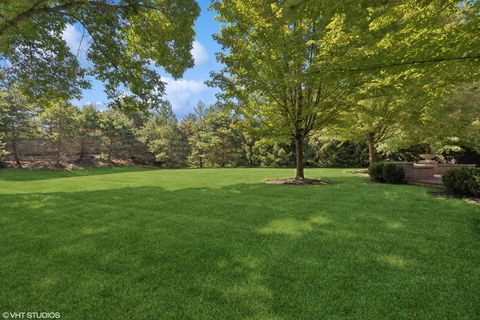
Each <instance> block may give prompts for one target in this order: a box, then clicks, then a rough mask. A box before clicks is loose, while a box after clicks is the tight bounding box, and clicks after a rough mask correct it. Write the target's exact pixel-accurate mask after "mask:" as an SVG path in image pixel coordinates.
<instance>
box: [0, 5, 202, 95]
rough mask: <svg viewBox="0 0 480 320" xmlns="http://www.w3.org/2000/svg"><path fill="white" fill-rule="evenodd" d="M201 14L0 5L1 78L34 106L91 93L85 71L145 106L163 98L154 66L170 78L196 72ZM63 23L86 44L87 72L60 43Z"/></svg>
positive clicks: (194, 9) (156, 8)
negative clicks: (17, 85)
mask: <svg viewBox="0 0 480 320" xmlns="http://www.w3.org/2000/svg"><path fill="white" fill-rule="evenodd" d="M198 13H199V7H198V5H197V3H196V2H195V1H194V0H133V1H132V0H119V1H118V0H92V1H86V0H85V1H84V0H58V1H52V0H3V1H2V5H1V6H0V60H3V62H4V63H2V65H4V66H5V67H2V69H1V70H0V71H1V72H0V74H1V75H2V76H3V80H4V81H8V82H18V83H21V84H22V90H23V91H24V92H25V93H26V94H28V95H29V96H31V97H34V98H36V99H40V98H44V99H46V100H49V99H64V100H66V99H68V98H71V97H78V96H79V95H80V93H81V89H82V88H86V87H88V86H89V82H88V81H87V78H86V75H87V72H88V74H90V75H93V76H95V77H96V78H98V79H100V80H102V81H104V82H105V86H106V92H107V94H108V95H109V97H111V98H114V97H116V96H118V93H119V89H121V88H128V90H129V91H130V92H131V93H132V94H133V95H134V96H137V97H139V98H141V99H142V100H144V101H148V100H150V99H153V98H154V97H158V96H159V95H161V94H163V92H164V84H163V82H162V81H161V79H160V76H159V74H158V73H157V72H156V71H155V69H153V68H152V67H151V66H152V65H155V66H156V67H163V68H164V69H165V70H166V71H167V72H168V73H170V74H172V75H173V76H174V77H180V76H181V75H182V73H183V71H184V70H185V69H186V68H188V67H191V66H192V65H193V60H192V57H191V54H190V50H191V48H192V40H193V37H194V34H195V33H194V30H193V28H192V26H193V23H194V20H195V18H196V17H197V16H198ZM68 24H70V25H73V26H74V27H78V28H79V29H81V30H82V32H83V36H82V41H85V42H87V41H88V49H87V54H86V59H87V60H88V61H89V63H90V65H91V68H89V70H85V69H84V68H83V67H82V66H81V65H80V63H79V62H78V59H77V56H76V55H75V54H74V53H72V52H71V51H70V50H69V48H68V47H67V44H66V42H65V41H64V40H63V38H62V34H63V32H64V30H65V28H66V27H67V25H68ZM77 53H78V52H77Z"/></svg>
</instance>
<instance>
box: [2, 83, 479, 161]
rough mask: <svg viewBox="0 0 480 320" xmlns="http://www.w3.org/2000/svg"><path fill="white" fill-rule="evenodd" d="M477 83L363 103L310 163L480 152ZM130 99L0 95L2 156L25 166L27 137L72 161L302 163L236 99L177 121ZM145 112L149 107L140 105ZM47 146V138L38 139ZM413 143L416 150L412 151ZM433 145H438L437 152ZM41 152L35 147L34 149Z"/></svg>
mask: <svg viewBox="0 0 480 320" xmlns="http://www.w3.org/2000/svg"><path fill="white" fill-rule="evenodd" d="M479 102H480V89H479V88H478V86H475V85H469V86H467V87H464V88H462V90H459V91H458V92H457V93H456V94H455V95H453V96H451V97H450V98H449V99H447V100H445V101H443V102H442V103H439V105H438V106H436V107H435V108H430V109H427V110H428V111H429V113H426V111H425V110H423V111H422V113H423V115H426V114H428V115H430V116H429V117H425V116H423V117H421V116H420V115H419V113H418V112H416V110H417V109H418V107H417V106H415V105H411V104H408V103H406V102H404V101H402V100H401V99H396V100H388V99H385V98H376V99H364V100H358V101H356V104H357V106H356V107H355V108H353V109H351V110H350V111H343V112H339V113H338V114H337V117H336V119H335V121H334V122H333V123H332V124H331V125H329V126H328V127H326V129H325V130H322V131H320V132H317V133H316V134H313V135H311V136H309V137H308V138H307V139H306V143H305V148H304V149H305V150H303V153H304V155H305V158H306V159H307V160H306V161H305V165H307V166H325V167H331V166H339V167H355V166H364V165H366V164H367V163H368V162H369V161H370V162H373V161H376V160H377V150H378V149H380V152H381V157H382V158H389V159H396V160H413V159H415V157H417V156H418V154H419V153H422V152H423V153H425V152H432V151H435V152H438V153H443V154H449V153H451V152H456V151H461V148H465V147H467V148H468V149H470V150H477V151H480V144H479V143H480V141H479V139H478V136H479V133H480V120H479V119H480V110H479V108H478V105H479ZM138 103H139V102H138V101H136V100H135V99H131V97H127V96H125V97H124V98H123V99H122V100H120V101H117V102H116V103H113V104H111V105H110V106H109V107H108V108H107V109H105V110H98V109H97V108H96V107H95V106H93V105H86V106H84V107H82V108H79V107H77V106H74V105H72V104H70V103H56V104H50V105H47V106H43V107H41V106H39V105H36V104H32V103H29V102H28V101H27V100H26V99H25V97H24V96H22V94H21V93H20V92H19V91H16V90H15V89H13V90H10V91H0V137H1V138H0V159H2V158H5V156H6V154H7V151H8V153H9V154H10V157H11V158H12V159H13V160H14V161H15V162H16V164H17V166H19V167H21V166H22V158H23V156H24V155H25V154H32V150H26V147H25V146H24V145H25V144H24V143H23V142H24V141H28V139H36V143H35V144H36V146H37V147H36V149H37V151H36V153H37V154H39V155H44V156H46V155H48V154H49V153H51V155H52V156H53V157H54V158H55V160H56V162H57V163H58V164H60V163H61V162H65V161H67V162H68V161H77V162H84V161H91V160H92V158H93V157H97V158H101V159H104V160H106V161H112V160H118V159H133V160H135V161H137V162H140V163H150V164H156V165H159V166H162V167H166V168H178V167H186V166H191V167H212V166H219V167H225V166H251V167H257V166H261V167H285V166H292V165H294V163H295V160H296V159H295V158H296V157H295V156H296V154H295V152H296V149H295V141H293V140H289V139H288V136H283V135H281V134H278V132H279V131H281V129H282V128H274V127H272V126H271V125H270V124H269V123H268V119H267V118H261V117H257V116H245V113H238V112H237V110H239V109H241V110H248V106H247V107H242V106H239V105H238V104H221V103H216V104H214V105H212V106H209V107H207V106H206V105H204V104H203V103H201V102H200V103H199V104H198V105H197V107H196V108H195V109H194V112H193V113H191V114H188V115H187V116H185V117H184V118H183V119H182V120H181V121H179V120H178V119H177V118H176V116H175V115H174V113H173V111H172V107H171V105H170V104H169V103H168V102H160V103H158V104H156V105H149V106H138ZM145 109H147V110H148V111H143V110H145ZM39 141H40V142H42V143H40V142H39ZM412 146H413V148H412ZM432 149H433V150H432ZM34 153H35V152H34Z"/></svg>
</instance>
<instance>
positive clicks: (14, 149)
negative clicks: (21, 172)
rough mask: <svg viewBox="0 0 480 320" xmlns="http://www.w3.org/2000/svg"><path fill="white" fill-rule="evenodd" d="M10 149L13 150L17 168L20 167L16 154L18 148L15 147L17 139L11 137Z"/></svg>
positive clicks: (18, 157)
mask: <svg viewBox="0 0 480 320" xmlns="http://www.w3.org/2000/svg"><path fill="white" fill-rule="evenodd" d="M12 149H13V157H14V158H15V163H16V164H17V167H19V168H21V167H22V162H21V161H20V155H19V154H18V147H17V139H16V138H15V137H13V139H12Z"/></svg>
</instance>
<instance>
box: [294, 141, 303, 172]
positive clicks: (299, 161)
mask: <svg viewBox="0 0 480 320" xmlns="http://www.w3.org/2000/svg"><path fill="white" fill-rule="evenodd" d="M295 165H296V170H297V172H296V174H295V179H297V180H303V179H305V174H304V172H303V138H298V137H296V138H295Z"/></svg>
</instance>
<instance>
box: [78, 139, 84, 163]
mask: <svg viewBox="0 0 480 320" xmlns="http://www.w3.org/2000/svg"><path fill="white" fill-rule="evenodd" d="M83 157H85V145H84V143H83V142H82V143H81V146H80V155H79V157H78V161H79V162H80V161H82V160H83Z"/></svg>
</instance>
